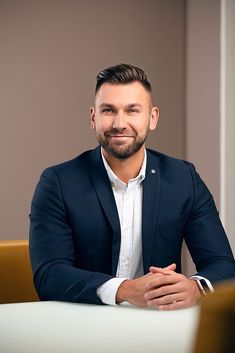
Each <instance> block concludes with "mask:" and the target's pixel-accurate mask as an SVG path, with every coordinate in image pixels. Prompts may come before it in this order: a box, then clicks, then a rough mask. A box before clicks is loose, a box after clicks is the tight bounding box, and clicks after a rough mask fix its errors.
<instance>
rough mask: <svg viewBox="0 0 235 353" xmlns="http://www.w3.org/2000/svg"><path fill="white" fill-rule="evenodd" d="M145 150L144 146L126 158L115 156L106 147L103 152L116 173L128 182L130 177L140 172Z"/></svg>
mask: <svg viewBox="0 0 235 353" xmlns="http://www.w3.org/2000/svg"><path fill="white" fill-rule="evenodd" d="M144 150H145V147H144V146H142V147H141V149H140V150H139V151H138V152H136V153H135V154H134V155H132V156H130V157H129V158H126V159H118V158H115V157H113V156H111V155H110V154H108V153H107V152H106V151H105V150H104V149H102V153H103V155H104V157H105V159H106V161H107V162H108V164H109V166H110V168H111V169H112V170H113V172H114V173H115V175H116V176H117V177H118V178H119V179H120V180H122V181H123V182H124V183H125V184H127V183H128V181H129V180H130V179H133V178H135V177H137V175H138V174H139V172H140V169H141V166H142V164H143V160H144Z"/></svg>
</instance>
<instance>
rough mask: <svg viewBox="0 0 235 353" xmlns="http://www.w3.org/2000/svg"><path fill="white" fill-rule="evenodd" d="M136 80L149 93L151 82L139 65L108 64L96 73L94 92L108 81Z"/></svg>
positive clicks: (127, 81) (124, 82) (123, 81)
mask: <svg viewBox="0 0 235 353" xmlns="http://www.w3.org/2000/svg"><path fill="white" fill-rule="evenodd" d="M134 81H138V82H140V83H141V84H142V85H143V86H144V88H145V89H146V90H147V91H148V92H149V93H151V91H152V88H151V84H150V82H149V81H148V78H147V75H146V73H145V72H144V71H143V70H142V69H140V68H139V67H136V66H133V65H129V64H118V65H115V66H110V67H108V68H107V69H104V70H102V71H100V72H99V73H98V75H97V76H96V88H95V93H96V92H97V91H98V90H99V88H100V87H101V86H102V85H103V84H104V83H105V82H109V83H112V84H114V85H115V84H126V83H130V82H134Z"/></svg>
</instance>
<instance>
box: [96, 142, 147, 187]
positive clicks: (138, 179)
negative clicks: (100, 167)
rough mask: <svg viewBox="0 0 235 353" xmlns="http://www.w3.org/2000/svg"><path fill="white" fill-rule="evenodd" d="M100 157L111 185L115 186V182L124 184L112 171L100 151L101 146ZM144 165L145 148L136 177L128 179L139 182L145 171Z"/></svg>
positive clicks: (145, 162) (145, 158)
mask: <svg viewBox="0 0 235 353" xmlns="http://www.w3.org/2000/svg"><path fill="white" fill-rule="evenodd" d="M101 157H102V160H103V163H104V167H105V169H106V171H107V174H108V177H109V180H110V182H111V184H112V185H113V186H115V185H116V184H117V183H119V184H123V185H126V184H125V183H124V182H123V181H121V180H120V179H119V178H118V177H117V176H116V174H115V173H114V172H113V170H112V169H111V168H110V165H109V164H108V162H107V161H106V159H105V157H104V155H103V153H102V148H101ZM146 165H147V153H146V149H145V150H144V160H143V163H142V166H141V168H140V172H139V174H138V175H137V177H135V178H133V179H130V180H129V182H130V181H134V180H137V181H138V184H141V183H142V181H143V180H144V179H145V173H146Z"/></svg>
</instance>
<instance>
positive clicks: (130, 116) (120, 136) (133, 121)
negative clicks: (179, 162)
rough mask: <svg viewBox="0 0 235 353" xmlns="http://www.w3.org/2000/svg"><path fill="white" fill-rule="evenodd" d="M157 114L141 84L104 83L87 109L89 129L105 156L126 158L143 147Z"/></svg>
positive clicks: (154, 124)
mask: <svg viewBox="0 0 235 353" xmlns="http://www.w3.org/2000/svg"><path fill="white" fill-rule="evenodd" d="M158 116H159V111H158V108H157V107H153V106H152V101H151V97H150V94H149V92H147V91H146V89H145V88H144V87H143V85H142V84H141V83H139V82H137V81H136V82H131V83H128V84H116V85H114V84H111V83H104V84H103V85H102V86H101V87H100V89H99V90H98V92H97V94H96V98H95V106H94V107H92V108H91V128H92V129H94V130H95V133H96V137H97V140H98V142H99V143H100V145H101V146H102V147H103V149H104V150H105V151H106V152H107V153H108V155H110V156H113V157H115V158H118V159H126V158H128V157H130V156H132V155H134V154H135V153H136V152H137V151H139V150H140V149H141V148H144V147H142V146H144V142H145V140H146V138H147V135H148V132H149V130H154V129H155V128H156V125H157V120H158Z"/></svg>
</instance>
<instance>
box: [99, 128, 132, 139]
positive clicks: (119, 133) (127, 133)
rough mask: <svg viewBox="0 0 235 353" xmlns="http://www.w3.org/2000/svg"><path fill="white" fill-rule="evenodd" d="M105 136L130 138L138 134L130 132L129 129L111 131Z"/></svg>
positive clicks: (106, 132)
mask: <svg viewBox="0 0 235 353" xmlns="http://www.w3.org/2000/svg"><path fill="white" fill-rule="evenodd" d="M104 136H128V137H135V136H136V133H135V132H134V131H128V130H127V129H111V130H107V131H105V133H104Z"/></svg>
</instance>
